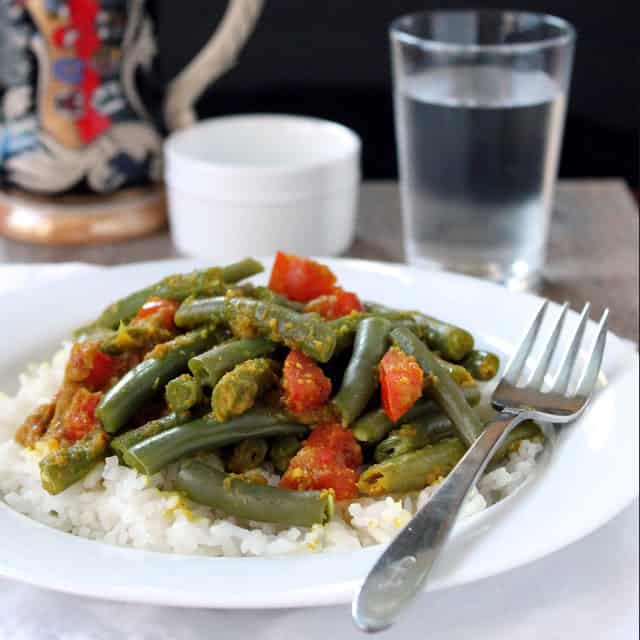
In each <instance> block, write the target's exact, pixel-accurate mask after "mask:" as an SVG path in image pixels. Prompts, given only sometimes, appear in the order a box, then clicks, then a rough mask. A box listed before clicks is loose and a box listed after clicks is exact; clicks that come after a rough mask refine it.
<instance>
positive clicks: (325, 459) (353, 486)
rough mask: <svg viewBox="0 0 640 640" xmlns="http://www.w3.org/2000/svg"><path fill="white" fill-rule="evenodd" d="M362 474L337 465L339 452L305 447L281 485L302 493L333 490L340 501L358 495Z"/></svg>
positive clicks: (296, 457)
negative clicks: (359, 477)
mask: <svg viewBox="0 0 640 640" xmlns="http://www.w3.org/2000/svg"><path fill="white" fill-rule="evenodd" d="M357 483H358V472H357V471H356V470H355V469H349V468H348V467H345V466H343V465H342V464H339V462H337V453H336V451H334V450H332V449H330V448H328V447H324V446H317V447H316V446H313V447H311V446H310V447H307V446H304V447H302V449H300V451H298V453H297V454H296V455H295V456H294V457H293V459H292V460H291V463H290V464H289V468H288V469H287V471H286V472H285V474H284V475H283V476H282V479H281V480H280V486H281V487H283V488H285V489H295V490H298V491H308V490H316V491H321V490H323V489H333V491H334V493H335V496H336V500H351V499H353V498H356V497H357V496H358V485H357Z"/></svg>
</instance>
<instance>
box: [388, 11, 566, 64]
mask: <svg viewBox="0 0 640 640" xmlns="http://www.w3.org/2000/svg"><path fill="white" fill-rule="evenodd" d="M464 13H468V14H476V15H481V14H493V15H503V16H505V15H511V16H521V17H525V16H526V17H530V18H538V19H539V20H540V21H541V22H542V23H543V24H548V25H552V26H554V27H556V28H558V29H560V30H562V31H564V33H561V34H559V35H556V36H550V37H548V38H542V39H540V40H532V41H531V42H513V43H495V44H464V43H457V42H445V41H443V40H432V39H430V38H425V37H421V36H416V35H414V34H412V33H408V32H407V30H406V28H404V27H402V26H401V24H400V23H401V22H402V21H404V20H407V19H408V18H418V17H423V16H436V15H438V14H439V15H443V16H447V15H449V16H455V15H460V14H464ZM389 35H390V37H391V38H392V39H393V40H397V41H399V42H402V43H404V44H411V45H415V46H419V47H421V48H423V49H425V50H431V51H445V52H449V53H456V52H457V53H485V52H486V53H505V54H509V53H527V52H533V51H539V50H540V49H547V48H551V47H560V46H564V45H567V44H571V43H573V42H574V41H575V39H576V30H575V28H574V27H573V25H572V24H571V23H570V22H569V21H568V20H565V19H564V18H560V17H558V16H554V15H551V14H549V13H537V12H535V11H509V10H503V9H433V10H427V11H415V12H412V13H405V14H403V15H401V16H398V17H397V18H394V19H393V20H392V21H391V24H390V25H389Z"/></svg>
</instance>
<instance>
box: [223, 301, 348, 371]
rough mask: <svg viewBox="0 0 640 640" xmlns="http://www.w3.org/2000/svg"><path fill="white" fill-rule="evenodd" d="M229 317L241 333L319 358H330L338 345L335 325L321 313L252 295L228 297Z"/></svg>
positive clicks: (232, 326) (226, 310)
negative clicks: (298, 309) (296, 310)
mask: <svg viewBox="0 0 640 640" xmlns="http://www.w3.org/2000/svg"><path fill="white" fill-rule="evenodd" d="M225 318H226V320H227V322H228V323H229V326H230V327H231V330H232V331H233V333H234V334H235V335H237V336H238V337H247V336H254V335H256V334H257V335H260V336H262V337H263V338H267V339H269V340H273V341H274V342H278V343H283V344H285V345H286V346H287V347H289V348H290V349H299V350H300V351H302V352H303V353H306V354H307V355H308V356H309V357H310V358H313V359H314V360H317V361H319V362H327V361H328V360H329V359H330V358H331V356H332V355H333V352H334V349H335V346H336V334H335V331H334V329H332V327H331V326H330V324H329V323H328V322H326V321H325V320H323V319H322V318H321V317H320V316H319V315H318V314H317V313H297V312H295V311H292V310H291V309H287V308H286V307H282V306H280V305H277V304H272V303H268V302H261V301H260V300H252V299H250V298H227V299H226V300H225Z"/></svg>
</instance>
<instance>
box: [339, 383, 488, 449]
mask: <svg viewBox="0 0 640 640" xmlns="http://www.w3.org/2000/svg"><path fill="white" fill-rule="evenodd" d="M462 393H463V394H464V397H465V399H466V401H467V403H468V404H469V406H471V407H473V406H475V405H477V404H478V402H480V391H479V390H478V389H477V388H476V387H465V388H464V389H463V390H462ZM437 410H439V409H438V406H437V405H436V403H435V402H434V401H433V400H429V399H427V398H420V400H418V401H417V402H416V403H415V404H414V405H413V407H411V409H409V411H407V413H405V414H404V415H403V416H402V418H400V420H399V421H398V422H393V420H391V418H389V417H388V416H387V414H386V413H385V412H384V410H383V409H374V410H373V411H370V412H369V413H366V414H365V415H363V416H362V417H361V418H360V419H359V420H357V421H356V422H355V423H354V424H353V426H352V429H351V430H352V431H353V435H354V437H355V439H356V440H357V441H358V442H361V443H363V444H376V443H377V442H380V441H381V440H382V439H383V438H384V437H385V436H386V435H387V434H388V433H389V432H390V431H391V430H392V429H393V428H394V426H397V425H399V424H404V423H406V422H412V421H413V420H415V419H416V418H418V417H420V416H421V415H424V414H427V413H433V412H434V411H437Z"/></svg>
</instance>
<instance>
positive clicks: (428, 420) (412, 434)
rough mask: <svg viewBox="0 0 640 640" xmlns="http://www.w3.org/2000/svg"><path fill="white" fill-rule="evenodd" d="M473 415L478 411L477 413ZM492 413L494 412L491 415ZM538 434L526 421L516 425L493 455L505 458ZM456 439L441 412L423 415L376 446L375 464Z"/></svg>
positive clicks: (393, 432)
mask: <svg viewBox="0 0 640 640" xmlns="http://www.w3.org/2000/svg"><path fill="white" fill-rule="evenodd" d="M476 413H478V411H477V410H476ZM494 413H495V412H494ZM540 435H541V432H540V429H539V428H538V426H537V425H536V424H535V422H531V421H526V422H523V423H522V424H520V425H518V426H517V427H516V428H515V429H514V430H513V431H512V432H511V433H510V434H509V436H508V437H507V441H506V443H505V444H504V445H503V446H502V447H501V448H500V450H499V451H498V453H496V456H495V458H496V459H500V458H502V457H504V455H505V454H506V452H507V450H508V449H509V448H510V447H511V446H512V445H513V443H514V442H519V441H521V440H525V439H527V438H532V437H534V436H540ZM454 436H455V430H454V429H453V425H452V424H451V420H449V418H447V416H445V415H444V414H443V413H442V412H441V411H440V410H436V411H433V412H429V413H425V414H424V415H422V416H419V417H417V418H415V419H414V420H412V421H411V422H410V423H408V424H403V425H401V426H400V428H399V429H395V430H394V431H392V432H391V433H390V434H389V435H388V436H387V437H386V438H385V439H384V440H383V441H382V442H380V443H379V444H378V446H377V447H376V449H375V452H374V459H375V461H376V462H382V461H383V460H386V459H387V458H393V457H394V456H398V455H401V454H403V453H408V452H409V451H415V450H416V449H420V448H422V447H424V446H426V445H427V444H435V443H436V442H438V441H440V440H442V439H444V438H451V437H454Z"/></svg>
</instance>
